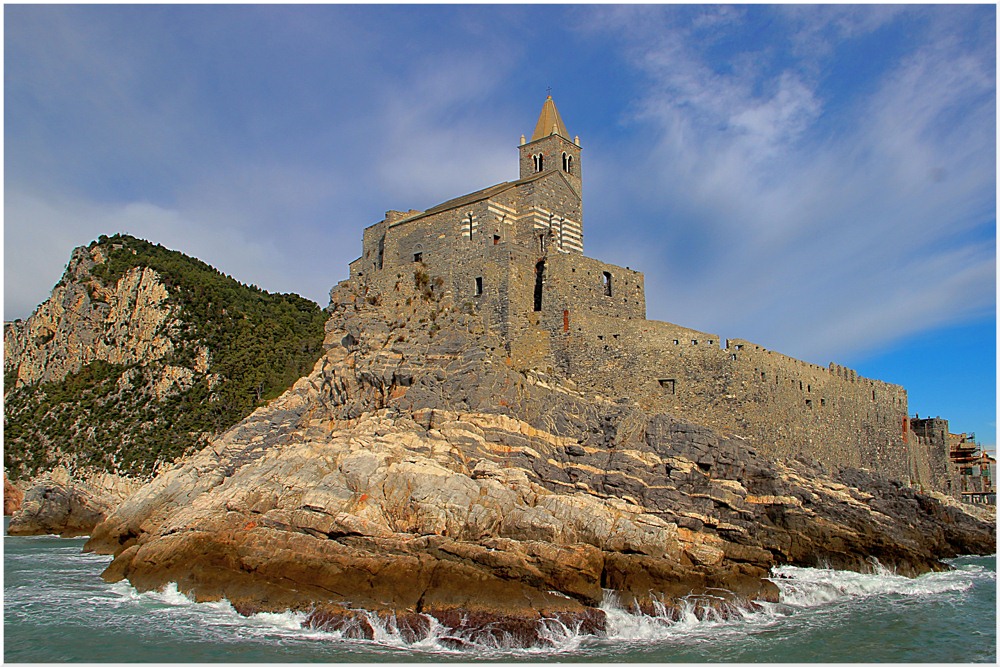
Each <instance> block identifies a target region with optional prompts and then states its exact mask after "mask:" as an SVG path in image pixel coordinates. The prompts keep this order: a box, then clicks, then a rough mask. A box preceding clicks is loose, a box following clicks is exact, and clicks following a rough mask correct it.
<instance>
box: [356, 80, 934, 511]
mask: <svg viewBox="0 0 1000 667" xmlns="http://www.w3.org/2000/svg"><path fill="white" fill-rule="evenodd" d="M519 153H520V156H519V166H520V178H519V180H517V181H511V182H506V183H500V184H498V185H494V186H491V187H488V188H485V189H483V190H479V191H477V192H474V193H471V194H468V195H465V196H463V197H459V198H456V199H452V200H450V201H447V202H445V203H443V204H440V205H438V206H435V207H433V208H431V209H428V210H426V211H416V210H410V211H406V212H401V211H388V212H387V213H386V216H385V218H384V219H383V220H381V221H380V222H378V223H376V224H374V225H371V226H370V227H368V228H367V229H365V231H364V241H363V253H362V255H361V257H359V258H358V259H357V260H355V261H354V262H352V263H351V280H352V281H355V282H356V283H359V284H360V285H361V286H362V288H363V289H366V290H368V294H370V295H371V297H370V298H379V295H388V294H391V292H393V291H396V292H398V291H399V290H400V285H401V281H413V282H414V284H415V285H416V286H417V287H418V288H419V289H424V290H426V292H427V293H429V294H433V293H437V295H438V296H441V297H447V298H448V299H450V300H451V302H452V303H453V304H454V306H455V307H458V308H463V309H468V310H471V311H475V312H478V313H480V314H481V315H482V317H483V320H484V324H485V325H486V327H487V329H488V330H489V331H491V332H493V333H495V334H497V335H498V337H499V339H500V340H502V341H503V344H504V346H505V351H506V353H507V355H508V357H509V360H510V363H511V365H512V366H514V367H516V368H520V369H522V370H527V369H530V368H537V369H541V370H546V371H548V372H550V373H555V374H557V375H561V376H563V377H565V378H568V379H571V380H573V381H574V382H576V383H577V384H578V385H581V386H585V387H588V388H590V389H592V390H594V391H596V392H599V393H601V394H604V395H606V396H608V397H612V398H618V397H627V398H629V399H632V400H635V401H637V402H638V403H639V404H640V405H641V406H643V407H645V408H647V409H650V410H654V411H662V412H668V413H671V414H674V415H677V416H680V417H683V418H686V419H689V420H691V421H694V422H696V423H700V424H705V425H708V426H712V427H714V428H716V429H719V430H721V431H724V432H726V433H729V434H732V435H736V436H740V437H742V438H744V439H746V440H747V441H748V443H749V444H750V446H752V447H753V448H755V449H757V450H758V451H760V452H762V453H766V454H768V455H772V456H785V457H793V456H799V455H803V456H808V457H810V458H813V459H815V460H818V461H820V462H822V463H824V464H826V465H828V466H838V465H847V466H853V467H859V468H866V469H869V470H872V471H875V472H877V473H879V474H882V475H884V476H886V477H889V478H892V479H896V480H899V481H901V482H904V483H909V484H919V485H922V486H924V487H926V488H933V489H938V490H942V491H944V490H945V487H946V486H947V484H946V481H945V480H946V474H944V475H943V474H942V472H941V470H940V465H939V462H937V461H936V460H935V461H934V462H932V458H933V457H932V455H931V450H932V449H933V448H932V447H931V446H930V444H929V443H930V440H928V439H927V438H917V437H911V434H910V425H909V418H908V406H907V398H906V391H905V389H903V388H902V387H900V386H897V385H893V384H888V383H885V382H881V381H878V380H873V379H869V378H863V377H861V376H859V375H858V374H857V373H856V372H855V371H852V370H850V369H847V368H844V367H841V366H837V365H835V364H830V365H829V366H826V367H823V366H816V365H814V364H809V363H806V362H803V361H800V360H797V359H793V358H791V357H788V356H785V355H782V354H779V353H777V352H774V351H771V350H767V349H765V348H763V347H761V346H760V345H755V344H753V343H751V342H748V341H745V340H739V339H734V340H729V341H723V340H721V339H720V338H719V336H717V335H715V334H710V333H705V332H701V331H696V330H694V329H688V328H685V327H682V326H679V325H676V324H671V323H667V322H658V321H652V320H647V319H646V300H645V285H644V279H643V275H642V273H640V272H638V271H633V270H631V269H628V268H623V267H620V266H616V265H613V264H607V263H604V262H600V261H598V260H595V259H592V258H589V257H586V256H585V255H584V254H583V206H582V178H581V171H580V169H581V147H580V142H579V138H575V139H573V140H570V139H569V133H568V132H567V131H566V128H565V125H564V124H563V122H562V119H561V118H560V117H559V113H558V111H557V110H556V108H555V103H554V102H553V101H552V98H551V97H549V98H548V99H547V100H546V101H545V104H544V105H543V108H542V113H541V115H540V117H539V120H538V123H537V125H536V128H535V132H534V134H533V135H532V137H531V140H530V141H526V140H525V138H524V137H523V136H522V138H521V145H520V147H519Z"/></svg>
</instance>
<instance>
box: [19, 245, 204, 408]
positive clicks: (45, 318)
mask: <svg viewBox="0 0 1000 667" xmlns="http://www.w3.org/2000/svg"><path fill="white" fill-rule="evenodd" d="M104 261H105V250H104V248H103V247H102V246H92V247H90V248H77V249H75V250H74V251H73V254H72V256H71V258H70V261H69V264H68V265H67V267H66V272H65V273H64V274H63V277H62V279H61V280H60V281H59V283H58V284H57V285H56V286H55V288H54V289H53V290H52V294H51V295H50V297H49V299H48V300H47V301H45V302H44V303H43V304H41V305H40V306H39V307H38V308H37V309H36V310H35V312H34V313H32V315H31V316H30V317H29V318H28V319H27V320H23V321H21V320H18V321H16V322H12V323H8V324H7V326H5V327H4V372H5V375H8V376H10V377H13V378H14V379H15V382H16V385H15V386H20V385H23V384H31V383H34V382H51V381H53V380H61V379H62V378H64V377H66V375H67V374H69V373H75V372H77V371H79V370H80V369H81V368H82V367H83V366H85V365H86V364H88V363H91V362H93V361H105V362H107V363H109V364H113V365H123V366H128V365H132V364H147V363H151V362H154V361H158V360H160V359H163V358H165V357H166V356H168V355H169V354H170V353H171V352H173V350H174V343H173V340H172V338H173V336H174V335H176V333H177V332H178V331H179V330H180V329H181V328H182V327H183V322H181V321H180V320H179V319H178V313H177V308H176V306H171V305H170V303H169V302H168V296H169V295H168V293H167V289H166V287H165V286H164V284H163V282H162V281H161V279H160V276H159V275H158V274H157V272H156V271H154V270H152V269H150V268H145V267H136V268H133V269H130V270H129V271H127V272H126V273H125V274H124V275H123V276H122V277H121V278H120V279H119V280H118V281H117V283H116V284H114V285H113V286H111V287H107V286H105V285H104V284H103V283H102V282H101V281H100V280H97V279H96V278H95V277H94V276H93V275H92V274H91V270H92V269H93V268H94V266H95V265H98V264H102V263H104ZM205 368H206V369H207V365H206V366H205ZM202 370H204V369H202ZM10 388H11V387H8V388H7V389H10Z"/></svg>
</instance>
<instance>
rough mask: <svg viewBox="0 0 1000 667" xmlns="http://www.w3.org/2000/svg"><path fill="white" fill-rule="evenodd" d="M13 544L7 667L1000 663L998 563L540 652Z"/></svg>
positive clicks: (844, 580)
mask: <svg viewBox="0 0 1000 667" xmlns="http://www.w3.org/2000/svg"><path fill="white" fill-rule="evenodd" d="M7 521H8V519H6V518H5V519H4V538H3V563H4V566H3V630H4V636H3V659H4V662H14V663H17V662H30V663H54V662H86V663H107V662H111V663H122V662H171V663H188V662H194V663H217V662H238V663H256V662H267V663H276V662H296V663H306V662H345V663H346V662H365V663H377V662H399V663H421V662H435V663H446V662H447V663H451V662H458V663H476V662H518V663H523V662H528V663H549V662H599V663H608V662H631V663H643V662H679V663H696V662H738V663H789V662H792V663H803V662H806V663H814V662H822V663H829V662H864V663H879V662H920V663H956V662H958V663H989V664H995V663H996V658H997V634H996V620H997V619H996V609H997V599H996V590H997V587H996V556H995V555H994V556H987V557H960V558H956V559H953V560H951V561H949V563H950V564H951V565H952V566H953V568H954V569H952V570H950V571H947V572H937V573H932V574H926V575H923V576H921V577H917V578H915V579H909V578H906V577H902V576H898V575H896V574H893V573H892V572H890V571H888V570H885V569H883V568H880V567H876V568H875V572H873V573H871V574H859V573H855V572H839V571H834V570H829V569H811V568H798V567H778V568H776V569H775V570H774V571H773V573H772V575H773V580H774V582H775V583H776V584H777V585H778V587H779V588H780V590H781V601H780V602H777V603H773V604H763V605H761V607H760V608H758V609H754V610H750V609H748V610H746V611H744V612H742V613H739V614H737V615H735V616H732V617H729V618H717V617H707V618H698V617H696V616H695V615H694V614H693V613H687V614H685V615H683V616H682V617H681V618H679V619H677V620H673V619H670V618H668V617H667V616H666V615H657V614H653V615H643V614H639V613H633V612H632V611H630V610H628V609H623V608H622V607H621V605H619V604H617V603H616V601H615V599H614V596H612V595H610V594H609V595H606V598H605V601H604V604H603V607H604V609H605V611H606V612H607V614H608V630H607V633H606V635H605V636H600V637H594V636H585V635H581V634H579V633H578V632H577V631H576V628H574V627H566V626H564V625H561V624H558V623H549V624H547V625H546V627H545V641H544V642H543V644H542V645H540V646H535V647H532V648H530V649H524V648H510V647H508V646H504V645H503V642H499V643H494V644H489V645H483V644H479V645H466V646H465V647H464V648H456V645H457V642H454V641H447V639H448V637H447V633H446V632H445V631H444V630H443V629H442V628H440V627H433V626H432V630H431V632H430V634H429V635H428V636H427V637H425V638H422V639H420V640H419V641H410V642H407V641H405V640H404V639H403V638H402V637H401V636H400V633H398V632H396V631H395V629H394V627H393V624H392V622H391V620H390V621H389V622H385V623H380V624H378V626H377V628H376V629H377V633H376V635H375V637H374V639H371V640H364V639H353V638H350V637H348V636H344V635H342V634H341V633H339V632H328V631H322V630H317V629H314V628H310V627H308V626H307V625H305V616H304V614H301V613H293V612H288V613H281V614H256V615H254V616H250V617H243V616H240V615H239V614H237V613H236V612H235V611H234V610H233V608H232V607H231V606H230V605H229V604H228V603H227V602H225V601H222V602H216V603H195V602H192V601H191V600H189V599H188V598H186V597H185V596H184V595H182V594H180V593H179V592H178V591H177V589H176V587H168V588H166V589H165V590H162V591H159V592H147V593H138V592H136V590H135V589H134V588H132V587H131V586H130V585H129V584H128V583H127V582H119V583H115V584H108V583H105V582H104V581H102V580H101V577H100V574H101V571H102V570H103V569H104V568H105V567H106V566H107V564H108V563H109V562H110V560H111V559H110V557H108V556H98V555H94V554H85V553H83V552H82V548H83V544H84V542H85V541H86V540H85V539H83V538H80V539H62V538H59V537H55V536H43V537H11V536H7V535H6V528H7Z"/></svg>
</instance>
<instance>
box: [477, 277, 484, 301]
mask: <svg viewBox="0 0 1000 667" xmlns="http://www.w3.org/2000/svg"><path fill="white" fill-rule="evenodd" d="M482 295H483V278H482V276H479V277H477V278H476V296H482Z"/></svg>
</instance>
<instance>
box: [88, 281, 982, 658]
mask: <svg viewBox="0 0 1000 667" xmlns="http://www.w3.org/2000/svg"><path fill="white" fill-rule="evenodd" d="M330 310H331V318H330V320H329V321H328V323H327V329H326V330H327V333H326V340H325V348H326V352H325V354H324V355H323V356H322V357H321V358H320V360H319V361H318V362H317V364H316V366H315V368H314V370H313V371H312V373H310V374H309V375H308V376H306V377H304V378H302V379H300V380H299V381H298V382H297V383H296V384H295V385H294V386H293V387H292V388H291V389H290V390H289V391H288V392H286V393H285V394H284V395H282V396H281V397H279V398H277V399H275V400H274V401H272V402H271V403H270V404H269V405H267V406H265V407H262V408H259V409H257V410H256V411H255V412H254V413H253V414H251V415H250V416H249V417H247V418H246V419H244V420H243V421H242V422H240V423H239V424H237V425H236V426H235V427H233V428H232V429H230V430H229V431H227V432H225V433H224V434H223V435H221V436H220V437H219V438H217V439H215V440H214V441H213V442H212V443H211V444H210V445H209V446H208V447H206V448H205V449H203V450H202V451H200V452H199V453H197V454H195V455H193V456H190V457H188V458H186V459H184V460H182V461H181V462H179V463H178V464H176V465H175V466H174V467H173V468H171V469H169V470H166V471H163V472H161V473H160V474H159V475H158V476H157V477H156V478H155V479H154V480H153V481H152V482H150V483H149V484H148V485H146V486H145V487H143V488H142V489H140V490H139V491H138V492H137V493H136V494H135V495H133V496H131V497H130V498H129V499H128V500H126V501H125V502H124V503H123V504H122V505H121V506H120V507H118V508H117V510H115V511H114V512H113V513H112V514H111V515H110V516H109V517H108V518H107V520H105V521H104V522H103V523H101V524H100V525H98V526H97V528H96V529H95V530H94V532H93V534H92V536H91V539H90V540H89V541H88V543H87V549H88V550H90V551H96V552H99V553H105V554H114V555H115V560H114V561H113V562H112V564H111V565H110V566H109V567H108V569H107V570H106V572H105V573H104V577H105V579H107V580H108V581H118V580H121V579H123V578H127V579H128V580H129V581H130V582H131V583H132V584H133V585H134V586H135V587H136V588H138V589H139V590H150V589H155V588H159V587H161V586H163V585H165V584H167V583H168V582H176V583H177V584H178V587H179V589H180V590H181V591H183V592H185V593H187V594H189V595H192V596H193V597H195V598H196V599H198V600H213V599H219V598H223V597H224V598H227V599H228V600H230V601H231V602H232V603H233V605H234V607H236V608H237V609H238V610H240V611H241V612H244V613H251V612H256V611H282V610H285V609H297V610H309V611H311V612H312V619H313V622H314V623H315V624H317V625H323V626H326V627H337V626H338V624H341V625H342V624H344V623H347V622H353V621H356V616H357V614H356V611H357V610H362V609H363V610H369V611H375V612H377V613H379V614H383V615H390V614H394V615H395V616H396V618H397V620H398V622H399V623H403V624H408V627H409V626H412V628H413V632H417V633H419V632H420V631H421V630H420V628H421V627H423V625H422V624H426V622H427V617H426V616H425V615H430V616H434V617H435V618H436V619H438V622H440V623H442V624H444V625H446V626H448V627H451V628H456V629H457V628H465V629H468V628H469V627H470V625H471V626H474V627H475V628H479V629H480V630H481V631H482V632H490V633H500V634H504V636H506V637H508V638H509V639H510V640H512V641H515V642H518V643H522V644H530V643H533V642H535V641H537V639H538V635H537V633H538V631H539V627H540V626H539V625H538V621H539V620H540V619H543V618H555V619H560V620H561V621H562V622H567V623H574V624H576V623H579V624H580V626H581V628H583V629H584V631H590V632H598V631H600V630H601V628H602V627H603V623H604V618H603V612H601V611H600V610H599V609H598V606H599V605H600V603H601V600H602V595H603V589H611V590H613V591H615V592H616V593H617V595H618V596H619V597H620V598H621V601H622V603H623V605H624V606H626V607H633V606H637V607H639V608H650V607H651V606H652V605H654V604H661V603H662V604H666V606H667V607H668V608H669V607H671V606H674V607H676V606H678V605H679V604H680V603H681V601H682V599H685V598H686V599H687V600H688V601H690V600H692V599H695V600H697V601H698V602H697V604H700V605H704V606H712V607H714V608H717V609H723V610H724V609H727V608H729V607H730V606H731V605H736V604H752V601H753V600H775V599H776V595H777V589H776V588H775V586H774V585H773V584H772V583H771V582H769V581H767V580H766V579H765V578H764V577H766V576H767V575H768V572H769V571H770V568H771V567H772V566H774V565H777V564H794V565H821V564H822V565H829V566H833V567H837V568H848V569H856V570H864V569H870V568H871V567H872V565H873V564H874V562H875V561H876V560H877V561H878V562H879V563H880V564H882V565H884V566H886V567H889V568H892V569H895V570H896V571H897V572H899V573H902V574H908V575H914V574H919V573H922V572H927V571H931V570H939V569H943V568H944V567H945V566H944V565H943V564H942V563H941V562H940V559H941V558H946V557H951V556H955V555H957V554H962V553H980V554H982V553H992V552H993V551H994V548H995V546H994V545H995V525H994V524H993V523H992V522H991V521H989V520H983V519H980V518H976V517H974V516H973V515H971V514H969V513H968V512H966V511H964V510H963V509H961V507H959V506H957V504H956V503H947V502H944V501H943V500H941V499H936V498H934V497H931V496H928V495H923V494H920V493H918V492H916V491H915V490H912V489H909V488H905V487H903V486H902V485H900V484H899V483H896V482H891V481H886V480H884V479H881V478H879V477H877V476H875V475H873V474H871V473H868V472H865V471H862V470H856V469H842V470H836V471H830V470H825V469H823V468H821V467H820V466H818V465H816V464H813V463H810V462H809V461H806V460H795V459H786V460H780V459H773V458H767V457H764V456H763V455H760V454H758V453H757V452H755V451H754V450H753V449H752V448H750V447H749V446H748V445H747V443H746V442H745V441H744V440H742V439H740V438H737V437H730V436H727V435H725V434H722V433H717V432H714V431H712V430H710V429H708V428H705V427H702V426H698V425H695V424H692V423H690V422H687V421H684V420H681V419H676V418H674V417H671V416H669V415H665V414H651V413H649V412H646V411H644V410H642V409H641V408H640V407H639V406H638V405H637V404H635V403H633V402H631V401H629V400H628V399H618V400H609V399H608V398H606V397H603V396H601V395H599V394H597V393H594V392H591V391H588V390H587V389H586V388H585V387H581V386H577V385H575V384H574V383H572V382H571V381H568V380H565V379H559V378H556V377H553V376H550V375H547V374H546V373H543V372H540V371H520V370H516V369H514V368H512V367H511V366H510V365H509V357H507V356H506V355H505V352H504V349H503V346H502V344H501V343H500V341H499V340H498V339H496V338H495V337H493V336H492V335H491V334H490V333H489V332H488V331H486V330H485V329H484V326H483V322H482V319H481V318H478V317H476V316H475V315H474V314H471V313H468V312H463V309H461V308H456V307H454V305H453V304H452V303H450V301H449V300H448V299H446V298H445V299H438V298H427V297H426V296H422V295H421V294H420V293H419V292H418V291H415V290H412V289H409V288H408V286H407V285H405V284H404V285H402V286H401V287H400V289H399V291H398V294H397V295H396V296H395V297H394V298H393V299H392V300H390V299H380V300H376V299H368V298H366V295H365V294H364V293H363V291H361V290H359V289H358V287H357V286H356V285H355V284H354V283H351V282H349V281H348V282H345V283H342V284H341V285H340V286H338V288H337V289H335V290H334V292H333V294H332V297H331V308H330ZM692 596H693V597H692ZM352 619H353V621H352ZM362 634H363V633H362Z"/></svg>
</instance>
